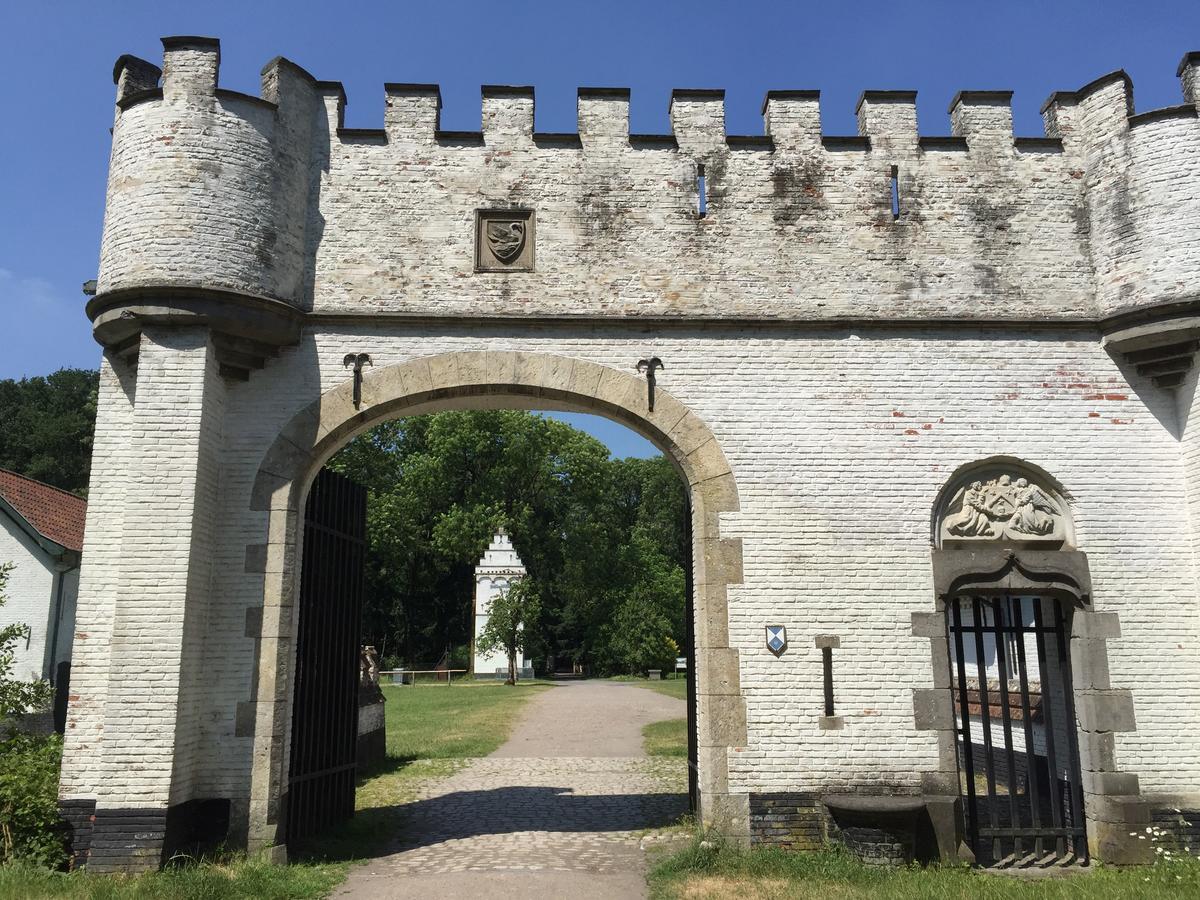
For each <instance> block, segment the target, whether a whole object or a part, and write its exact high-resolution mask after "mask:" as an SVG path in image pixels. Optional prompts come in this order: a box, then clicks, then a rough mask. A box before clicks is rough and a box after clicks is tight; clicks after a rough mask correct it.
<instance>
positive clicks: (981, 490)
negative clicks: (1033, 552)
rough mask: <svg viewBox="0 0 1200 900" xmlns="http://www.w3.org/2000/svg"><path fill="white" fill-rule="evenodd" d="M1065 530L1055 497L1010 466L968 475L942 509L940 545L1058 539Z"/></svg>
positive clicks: (1064, 537) (1065, 522)
mask: <svg viewBox="0 0 1200 900" xmlns="http://www.w3.org/2000/svg"><path fill="white" fill-rule="evenodd" d="M1069 529H1070V522H1069V520H1068V517H1067V513H1066V510H1065V509H1064V505H1063V502H1062V500H1060V499H1059V498H1058V495H1057V494H1056V493H1055V492H1054V491H1053V490H1052V489H1051V488H1049V487H1048V486H1046V485H1043V484H1040V483H1038V481H1037V480H1036V478H1035V477H1034V476H1032V475H1031V474H1030V473H1027V472H1022V471H1020V470H1017V469H1015V468H1014V469H1009V470H990V471H988V472H986V473H972V474H970V475H968V476H967V477H966V478H965V479H964V481H963V483H962V484H960V485H959V486H958V488H957V490H955V491H954V493H953V494H952V495H951V497H950V502H949V503H947V504H946V506H945V508H944V509H943V510H942V514H941V517H940V523H939V537H940V538H941V540H942V542H943V543H954V542H958V541H1000V540H1003V541H1021V542H1025V543H1030V542H1036V543H1062V542H1063V541H1066V540H1067V539H1068V537H1069Z"/></svg>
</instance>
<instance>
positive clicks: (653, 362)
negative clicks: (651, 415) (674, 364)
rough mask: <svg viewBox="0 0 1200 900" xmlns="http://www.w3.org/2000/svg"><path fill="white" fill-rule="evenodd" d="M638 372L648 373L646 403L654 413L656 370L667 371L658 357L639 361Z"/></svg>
mask: <svg viewBox="0 0 1200 900" xmlns="http://www.w3.org/2000/svg"><path fill="white" fill-rule="evenodd" d="M636 368H637V370H638V371H639V372H645V373H646V402H647V404H648V405H649V407H650V412H654V382H655V378H654V370H655V369H663V370H664V371H665V370H666V368H667V367H666V366H664V365H663V361H662V360H661V359H659V358H658V357H657V356H652V357H650V358H649V359H639V360H638V361H637V366H636Z"/></svg>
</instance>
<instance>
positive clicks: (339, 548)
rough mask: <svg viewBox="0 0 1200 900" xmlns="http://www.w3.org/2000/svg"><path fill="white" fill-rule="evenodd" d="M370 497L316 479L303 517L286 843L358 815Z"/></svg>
mask: <svg viewBox="0 0 1200 900" xmlns="http://www.w3.org/2000/svg"><path fill="white" fill-rule="evenodd" d="M365 552H366V491H365V490H364V489H363V488H361V487H359V486H358V485H355V484H354V483H353V482H351V481H350V480H349V479H347V478H344V477H342V476H339V475H337V474H335V473H333V472H329V471H328V470H322V471H321V472H319V473H318V474H317V477H316V479H314V481H313V485H312V488H311V489H310V491H309V497H308V501H307V503H306V505H305V514H304V556H303V564H302V568H301V595H300V599H299V607H300V609H299V614H300V615H299V628H298V629H297V639H296V672H295V694H294V700H293V720H292V742H291V758H290V764H289V773H288V795H287V807H288V808H287V839H288V840H289V841H294V840H296V839H299V838H303V837H305V836H307V835H310V834H312V833H313V832H315V831H317V830H319V829H321V828H323V827H325V826H326V825H328V824H331V823H332V822H335V821H337V820H339V819H342V818H345V817H347V816H349V815H351V814H352V813H353V811H354V780H355V772H356V769H355V756H356V742H357V730H358V729H357V724H358V697H357V693H358V643H359V640H358V639H359V619H360V617H361V603H362V588H363V561H364V557H365Z"/></svg>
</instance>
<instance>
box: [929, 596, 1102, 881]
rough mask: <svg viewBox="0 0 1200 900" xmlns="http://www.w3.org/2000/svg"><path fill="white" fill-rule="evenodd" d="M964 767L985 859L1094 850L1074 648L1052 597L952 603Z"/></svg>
mask: <svg viewBox="0 0 1200 900" xmlns="http://www.w3.org/2000/svg"><path fill="white" fill-rule="evenodd" d="M946 617H947V630H948V633H949V635H950V657H951V658H950V669H951V678H952V682H953V690H954V715H955V725H956V729H957V747H958V764H959V776H960V782H961V788H962V794H963V797H964V799H965V801H966V803H965V805H966V828H967V835H968V839H969V840H970V843H971V848H972V849H973V850H974V852H975V858H976V861H977V862H978V863H980V864H981V865H998V866H1009V865H1013V866H1020V865H1033V864H1039V863H1047V862H1069V861H1072V860H1076V861H1080V862H1082V861H1085V860H1086V859H1087V839H1086V835H1085V831H1084V820H1083V790H1082V785H1081V783H1080V774H1079V750H1078V740H1077V735H1076V730H1075V728H1076V726H1075V703H1074V699H1073V694H1072V688H1071V653H1070V644H1069V641H1068V632H1067V623H1066V620H1065V617H1064V613H1063V608H1062V606H1061V604H1060V603H1059V602H1058V601H1057V600H1055V599H1053V598H1047V597H1009V596H1005V597H986V598H985V597H961V598H958V599H957V600H956V601H954V602H951V603H948V604H947V609H946Z"/></svg>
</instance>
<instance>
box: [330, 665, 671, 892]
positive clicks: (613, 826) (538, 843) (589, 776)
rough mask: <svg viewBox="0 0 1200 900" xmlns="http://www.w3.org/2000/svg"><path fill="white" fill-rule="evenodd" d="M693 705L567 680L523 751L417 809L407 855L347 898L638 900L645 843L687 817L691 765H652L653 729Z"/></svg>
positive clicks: (475, 770) (500, 754) (378, 865)
mask: <svg viewBox="0 0 1200 900" xmlns="http://www.w3.org/2000/svg"><path fill="white" fill-rule="evenodd" d="M684 714H685V706H684V704H683V702H682V701H680V700H676V699H674V698H671V697H666V696H663V695H662V694H658V693H655V692H653V691H648V690H645V689H643V688H639V687H637V686H635V685H630V684H621V683H619V682H607V681H580V682H567V683H565V684H563V685H562V686H560V687H556V688H555V689H554V690H550V691H544V692H542V693H540V694H539V695H538V696H536V697H535V698H533V699H532V700H530V702H529V703H528V704H527V705H526V706H525V708H524V710H523V714H522V716H521V719H520V720H519V722H518V724H517V727H516V728H515V729H514V732H513V735H512V737H511V738H510V740H509V741H508V742H507V743H505V744H504V745H503V746H501V747H500V748H499V749H498V750H497V751H496V752H495V753H493V754H492V755H491V756H490V757H488V758H487V759H476V760H471V761H470V762H469V763H468V764H467V765H466V766H465V767H464V768H463V769H461V770H459V771H457V772H455V773H454V774H453V775H451V776H450V777H449V778H446V779H444V780H441V781H438V782H436V783H434V784H431V785H429V786H428V787H427V789H426V790H425V792H424V793H423V794H422V796H421V798H420V799H418V800H416V801H415V802H413V803H410V804H408V806H407V808H406V810H405V812H406V817H405V828H404V832H403V833H402V834H400V835H397V846H396V851H395V852H393V853H391V854H389V855H387V856H382V857H379V858H378V859H375V860H372V861H370V862H369V863H366V864H364V865H361V866H358V867H356V868H354V869H353V870H352V871H351V874H350V877H349V879H348V880H347V881H346V883H345V884H344V885H343V887H342V890H341V892H340V893H338V894H337V896H339V897H354V898H362V900H369V898H409V897H411V898H424V900H440V898H447V900H449V898H455V900H460V898H464V897H469V898H480V900H492V898H510V897H511V898H520V900H542V898H558V897H562V898H572V900H582V898H589V900H590V898H597V900H608V898H639V897H644V896H645V893H646V886H645V859H644V854H643V851H642V850H641V847H640V840H639V839H640V836H641V835H640V833H641V832H642V831H644V830H645V829H648V828H655V827H660V826H663V825H667V824H669V823H671V822H672V821H674V820H675V819H676V818H678V816H679V815H680V814H682V813H683V812H685V811H686V809H687V797H686V766H685V765H684V763H683V761H682V760H677V759H650V758H647V757H645V756H643V755H642V738H641V729H642V726H643V725H646V724H648V723H650V722H656V721H661V720H663V719H676V718H682V717H683V716H684Z"/></svg>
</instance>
